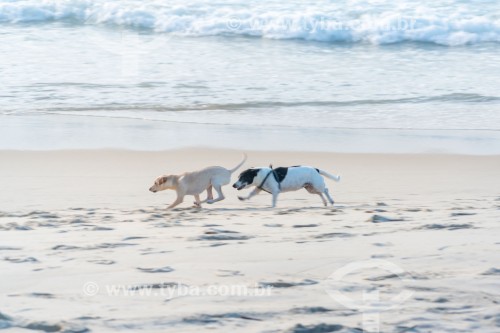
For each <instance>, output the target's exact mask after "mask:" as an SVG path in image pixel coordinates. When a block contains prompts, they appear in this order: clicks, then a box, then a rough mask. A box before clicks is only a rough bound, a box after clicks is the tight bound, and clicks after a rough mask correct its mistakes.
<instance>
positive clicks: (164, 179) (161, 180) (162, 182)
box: [158, 176, 168, 185]
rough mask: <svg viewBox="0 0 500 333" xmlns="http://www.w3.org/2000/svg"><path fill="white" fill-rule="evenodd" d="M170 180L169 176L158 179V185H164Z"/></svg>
mask: <svg viewBox="0 0 500 333" xmlns="http://www.w3.org/2000/svg"><path fill="white" fill-rule="evenodd" d="M167 179H168V176H163V177H160V178H158V185H161V184H164V183H165V182H166V181H167Z"/></svg>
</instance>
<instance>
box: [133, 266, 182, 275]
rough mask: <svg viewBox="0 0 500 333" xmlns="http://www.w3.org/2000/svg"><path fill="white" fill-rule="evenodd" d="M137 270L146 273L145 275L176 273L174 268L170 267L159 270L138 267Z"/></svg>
mask: <svg viewBox="0 0 500 333" xmlns="http://www.w3.org/2000/svg"><path fill="white" fill-rule="evenodd" d="M137 269H138V270H140V271H141V272H145V273H170V272H173V271H174V269H173V268H172V267H169V266H165V267H159V268H142V267H137Z"/></svg>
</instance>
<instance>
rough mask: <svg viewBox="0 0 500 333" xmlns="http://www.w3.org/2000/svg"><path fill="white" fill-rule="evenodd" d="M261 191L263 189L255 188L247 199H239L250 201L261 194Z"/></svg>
mask: <svg viewBox="0 0 500 333" xmlns="http://www.w3.org/2000/svg"><path fill="white" fill-rule="evenodd" d="M260 191H261V189H260V188H257V187H256V188H255V189H254V190H253V191H252V192H250V194H249V195H248V196H247V197H246V198H245V197H240V196H238V199H240V200H241V201H243V200H248V199H250V198H251V197H253V196H255V195H257V194H259V193H260Z"/></svg>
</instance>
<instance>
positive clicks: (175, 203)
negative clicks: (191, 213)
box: [167, 196, 184, 209]
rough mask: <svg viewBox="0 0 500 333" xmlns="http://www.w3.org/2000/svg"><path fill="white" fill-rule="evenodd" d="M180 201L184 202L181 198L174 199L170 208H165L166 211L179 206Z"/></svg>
mask: <svg viewBox="0 0 500 333" xmlns="http://www.w3.org/2000/svg"><path fill="white" fill-rule="evenodd" d="M182 201H184V197H183V196H178V197H177V199H175V201H174V202H173V203H172V204H171V205H170V206H168V207H167V209H172V208H174V207H175V206H177V205H179V204H181V203H182Z"/></svg>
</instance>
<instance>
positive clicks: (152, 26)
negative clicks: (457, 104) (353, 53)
mask: <svg viewBox="0 0 500 333" xmlns="http://www.w3.org/2000/svg"><path fill="white" fill-rule="evenodd" d="M498 12H500V4H499V3H498V2H496V1H489V0H486V1H481V4H478V3H477V2H474V1H470V2H467V1H465V2H464V1H460V0H438V1H435V2H433V3H430V4H425V5H424V4H421V3H419V2H418V1H414V0H404V1H398V2H397V3H394V2H393V1H383V0H364V1H359V0H344V1H318V2H315V3H314V4H306V3H303V2H298V1H287V2H285V3H282V2H279V1H276V0H274V1H266V2H259V1H218V2H211V1H207V0H195V1H191V2H188V3H186V2H185V1H180V0H174V1H160V0H152V1H148V2H143V1H140V0H128V1H110V0H66V1H61V0H24V1H17V0H7V1H5V0H4V1H1V2H0V23H1V24H33V23H36V24H40V23H50V22H58V21H63V22H66V23H73V24H85V25H102V26H107V27H110V28H116V27H124V28H131V29H133V28H139V29H148V30H151V31H154V32H158V33H170V34H175V35H187V36H213V35H222V36H234V35H241V36H254V37H262V38H268V39H301V40H311V41H321V42H343V43H358V42H364V43H372V44H390V43H401V42H423V43H434V44H440V45H448V46H454V45H467V44H475V43H481V42H500V17H499V16H498V15H496V14H495V13H498Z"/></svg>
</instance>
